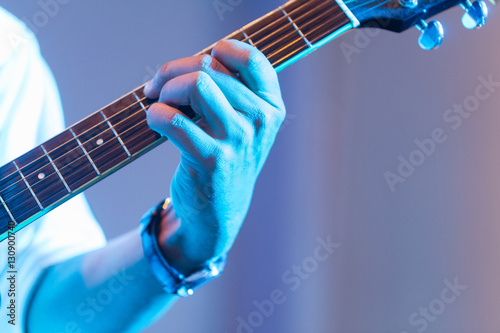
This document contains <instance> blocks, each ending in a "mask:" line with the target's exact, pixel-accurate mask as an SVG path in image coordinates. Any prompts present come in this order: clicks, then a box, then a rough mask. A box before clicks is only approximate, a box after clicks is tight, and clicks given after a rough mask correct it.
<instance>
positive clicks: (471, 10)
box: [460, 0, 488, 29]
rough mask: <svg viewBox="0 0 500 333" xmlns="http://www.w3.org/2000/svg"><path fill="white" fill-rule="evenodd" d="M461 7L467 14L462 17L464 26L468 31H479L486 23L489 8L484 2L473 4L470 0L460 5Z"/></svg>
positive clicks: (479, 1)
mask: <svg viewBox="0 0 500 333" xmlns="http://www.w3.org/2000/svg"><path fill="white" fill-rule="evenodd" d="M460 7H462V8H463V10H465V14H464V16H463V17H462V24H463V25H464V27H466V28H467V29H478V28H481V27H482V26H483V25H484V24H485V23H486V19H487V18H488V7H486V3H485V2H484V1H482V0H477V1H475V2H474V3H471V2H470V1H469V0H465V1H464V2H462V3H461V4H460Z"/></svg>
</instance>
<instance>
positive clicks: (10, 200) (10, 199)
mask: <svg viewBox="0 0 500 333" xmlns="http://www.w3.org/2000/svg"><path fill="white" fill-rule="evenodd" d="M144 100H145V98H144V99H142V100H140V102H142V101H144ZM140 102H136V103H134V104H133V105H132V106H134V105H137V104H139V103H140ZM129 107H131V106H129ZM129 107H127V108H129ZM127 108H126V109H127ZM122 111H123V110H122ZM141 111H142V110H139V111H138V112H141ZM135 114H137V112H136V113H134V114H132V116H130V117H133V116H134V115H135ZM130 117H128V118H130ZM128 118H126V119H124V120H122V121H121V122H123V121H125V120H127V119H128ZM121 122H120V123H121ZM143 122H144V120H143V121H141V122H140V123H139V124H142V123H143ZM102 123H104V122H102ZM102 123H101V124H102ZM118 124H119V123H118ZM96 126H99V125H96ZM96 126H94V127H96ZM115 126H116V125H115ZM134 127H135V126H133V127H132V128H130V129H129V130H132V129H133V128H134ZM110 130H111V128H109V129H107V130H105V131H110ZM105 131H103V132H102V133H104V132H105ZM127 131H128V130H127ZM127 131H125V132H123V133H122V135H123V134H125V133H126V132H127ZM80 136H81V135H80ZM96 137H98V136H94V137H93V138H91V139H89V140H87V141H86V142H85V143H87V142H89V141H91V140H93V139H95V138H96ZM61 146H62V145H61ZM61 146H59V147H61ZM79 148H80V147H79V146H77V147H75V148H73V149H72V150H75V149H79ZM99 148H101V149H102V146H99V147H96V148H94V149H93V150H92V151H90V152H89V153H91V152H93V151H94V150H96V149H99ZM56 149H57V148H56ZM117 149H118V150H120V151H121V150H122V147H121V146H119V147H118V148H117ZM114 150H116V149H111V151H108V152H106V153H105V155H109V154H110V153H112V152H113V151H114ZM70 152H71V151H69V152H68V153H70ZM68 153H65V154H63V155H61V156H60V157H58V158H57V159H60V158H62V157H64V156H65V155H67V154H68ZM42 157H43V156H42ZM80 158H86V156H85V155H83V156H80V157H79V158H78V159H76V160H75V161H73V162H72V163H69V164H67V165H65V166H63V168H61V169H60V171H61V170H63V169H64V168H66V167H69V166H70V165H71V164H73V163H75V162H76V161H78V160H79V159H80ZM57 159H56V160H57ZM49 165H51V164H46V165H44V166H42V167H41V168H39V169H37V170H36V171H35V172H32V173H31V174H30V175H28V176H26V177H29V176H32V175H33V174H35V173H36V172H37V171H40V170H41V169H43V168H45V167H47V166H49ZM52 169H54V168H53V167H52ZM55 173H56V171H55V170H54V172H52V173H49V174H48V175H46V177H44V178H47V177H49V176H50V175H53V174H55ZM21 181H22V180H20V181H18V182H21ZM41 181H43V179H42V180H40V181H38V182H37V183H35V184H33V185H31V186H35V185H37V184H38V183H40V182H41ZM18 182H16V183H18ZM16 183H14V184H11V186H14V185H15V184H16ZM11 186H9V187H11ZM27 190H29V189H25V190H24V191H27ZM24 191H22V192H24ZM22 192H20V193H18V195H16V196H15V197H12V198H9V200H7V201H8V202H12V201H13V199H15V198H16V197H17V196H19V195H21V194H22ZM39 194H41V193H39ZM6 203H7V202H6Z"/></svg>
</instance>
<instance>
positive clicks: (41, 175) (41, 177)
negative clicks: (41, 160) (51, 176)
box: [38, 172, 45, 180]
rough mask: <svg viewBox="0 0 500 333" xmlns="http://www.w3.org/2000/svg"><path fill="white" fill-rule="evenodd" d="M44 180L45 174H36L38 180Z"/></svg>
mask: <svg viewBox="0 0 500 333" xmlns="http://www.w3.org/2000/svg"><path fill="white" fill-rule="evenodd" d="M44 178H45V174H44V173H43V172H40V173H39V174H38V179H40V180H42V179H44Z"/></svg>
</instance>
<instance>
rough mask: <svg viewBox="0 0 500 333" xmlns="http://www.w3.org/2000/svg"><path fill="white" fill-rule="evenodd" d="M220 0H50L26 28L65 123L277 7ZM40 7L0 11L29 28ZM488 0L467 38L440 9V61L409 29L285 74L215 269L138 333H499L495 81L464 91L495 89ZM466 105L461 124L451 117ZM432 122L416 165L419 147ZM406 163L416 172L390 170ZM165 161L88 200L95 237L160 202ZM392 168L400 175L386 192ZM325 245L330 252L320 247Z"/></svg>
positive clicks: (127, 224) (159, 156) (354, 40)
mask: <svg viewBox="0 0 500 333" xmlns="http://www.w3.org/2000/svg"><path fill="white" fill-rule="evenodd" d="M221 1H222V2H223V3H225V4H227V5H228V6H229V7H230V8H231V11H226V12H224V13H222V15H220V14H221V13H220V12H219V13H218V12H217V10H216V9H215V7H214V2H213V1H212V0H206V1H205V0H182V1H180V0H178V1H171V0H170V1H152V0H149V1H116V0H109V1H95V0H88V1H78V0H72V1H60V2H58V3H60V6H59V10H58V12H57V14H55V15H52V16H50V17H49V18H48V20H47V21H46V22H45V24H43V26H38V27H37V29H36V31H34V32H35V34H36V36H37V38H38V40H39V43H40V45H41V50H42V54H43V55H44V57H45V59H46V60H47V62H48V63H49V65H50V67H51V68H52V70H53V72H54V75H55V77H56V79H57V82H58V84H59V87H60V92H61V96H62V101H63V105H64V109H65V113H66V120H67V124H68V125H69V124H72V123H75V122H76V121H78V120H80V119H82V118H83V117H85V116H87V115H89V114H90V113H92V112H94V111H96V110H98V109H99V108H101V107H102V106H104V105H106V104H108V103H109V102H111V101H113V100H115V99H116V98H118V97H120V96H121V95H123V94H125V93H127V92H128V91H130V90H132V89H133V88H135V87H137V86H139V85H140V84H142V83H143V82H145V81H147V80H149V79H150V78H152V75H153V73H154V72H155V71H156V70H157V69H158V68H159V66H160V65H161V64H163V63H164V62H166V61H169V60H174V59H176V58H180V57H185V56H189V55H192V54H194V53H196V52H197V51H199V50H201V49H203V48H204V47H206V46H208V45H210V44H212V43H213V42H215V41H217V40H218V39H220V38H222V37H224V36H226V35H227V34H229V33H231V32H232V31H234V30H236V29H238V28H240V27H241V26H243V25H245V24H246V23H248V22H250V21H252V20H253V19H256V18H258V17H260V16H261V15H263V14H266V13H267V12H269V11H271V10H273V9H274V8H276V7H277V6H278V5H281V4H282V3H281V2H280V1H277V0H266V1H264V0H252V1H251V0H241V1H229V0H228V1H225V0H221ZM63 2H64V4H63ZM41 3H43V1H42V2H40V3H39V2H37V1H22V2H20V1H12V0H11V1H5V0H4V1H1V2H0V5H1V6H3V7H5V8H6V9H7V10H9V11H11V12H13V13H14V14H15V15H16V16H18V17H20V18H22V19H23V20H25V21H26V22H33V20H34V17H36V16H37V15H40V14H39V12H43V11H44V9H43V7H42V6H41ZM488 5H489V6H490V9H491V14H490V19H489V22H488V24H487V25H486V26H485V27H484V28H482V29H481V30H479V31H469V30H466V29H465V28H464V27H463V26H462V25H461V22H460V18H461V15H462V13H463V11H462V10H461V9H460V8H454V9H452V10H449V11H447V12H445V13H443V14H441V15H439V16H438V18H439V19H440V20H441V21H442V23H443V25H444V27H445V32H446V37H445V40H444V43H443V45H442V46H441V48H439V49H438V50H436V51H432V52H428V51H423V50H421V49H420V48H419V47H418V45H417V37H418V34H419V33H418V31H417V30H416V29H411V30H409V31H407V32H405V33H403V34H395V33H390V32H385V31H377V32H375V31H371V33H370V36H368V35H366V34H365V35H364V36H363V34H362V33H361V32H360V31H353V32H350V33H348V34H345V35H343V36H342V37H341V38H338V39H337V40H335V41H333V42H332V43H330V44H329V45H327V46H325V47H324V48H322V49H321V50H319V51H318V52H316V53H314V54H312V55H310V56H308V57H307V58H305V59H303V60H302V61H300V62H298V63H297V64H295V65H293V66H291V67H290V68H288V69H286V70H285V71H283V72H281V73H280V81H281V85H282V91H283V96H284V100H285V103H286V105H287V110H288V116H287V119H286V121H285V124H284V126H283V128H282V130H281V131H280V133H279V136H278V138H277V141H276V144H275V146H274V148H273V150H272V151H271V155H270V157H269V160H268V162H267V164H266V166H265V167H264V169H263V171H262V174H261V176H260V178H259V181H258V183H257V186H256V189H255V194H254V199H253V203H252V206H251V209H250V212H249V214H248V217H247V220H246V222H245V225H244V227H243V229H242V232H241V234H240V237H239V239H238V240H237V242H236V244H235V247H234V249H233V251H232V252H231V254H230V257H229V263H228V266H227V269H226V272H225V273H224V275H223V277H222V278H220V279H218V280H216V281H214V282H212V283H211V284H210V285H208V286H206V287H205V288H203V289H201V290H200V291H199V292H198V293H197V294H196V295H195V296H193V297H190V298H188V299H185V300H181V301H180V302H178V303H177V304H176V306H175V307H174V308H173V309H172V310H171V311H170V312H169V313H168V314H167V316H166V317H165V318H163V319H161V320H160V321H159V322H157V323H156V324H154V325H153V326H152V327H151V328H150V329H149V330H148V331H147V332H149V333H156V332H158V333H159V332H177V333H185V332H186V333H187V332H205V333H206V332H208V333H212V332H222V333H224V332H226V333H232V332H242V333H253V332H259V333H265V332H269V333H270V332H290V333H302V332H315V333H331V332H342V333H344V332H345V333H350V332H352V333H354V332H367V333H368V332H370V333H371V332H373V333H376V332H377V333H378V332H380V333H382V332H384V333H388V332H396V333H402V332H406V333H412V332H424V331H425V332H480V333H482V332H500V316H499V315H497V312H498V309H499V308H500V286H499V282H500V260H499V259H500V245H499V242H498V239H499V238H500V237H499V236H500V224H499V223H498V219H499V216H500V186H499V185H500V177H499V174H500V152H499V151H498V146H499V144H498V143H499V142H500V131H499V130H498V129H499V126H498V124H500V114H499V113H498V109H499V106H500V91H498V90H500V89H499V88H500V87H499V86H498V85H497V86H494V85H493V86H491V85H490V86H489V87H483V88H480V89H481V90H480V91H481V93H483V95H484V94H485V93H488V92H489V96H488V97H487V98H486V97H484V96H483V97H482V99H481V100H480V99H479V98H477V97H475V95H476V94H477V92H476V89H477V87H478V86H480V85H484V83H482V81H481V80H480V79H478V78H479V77H482V78H484V79H485V80H486V81H488V78H489V77H490V79H491V80H493V81H495V82H500V64H499V59H500V57H499V54H500V44H499V43H498V35H497V33H498V31H499V30H500V19H499V17H498V14H497V12H498V10H497V8H494V7H493V6H491V4H490V3H488ZM35 27H36V26H35ZM346 49H348V50H355V52H348V53H346V52H345V50H346ZM488 88H489V89H490V90H488ZM464 103H465V105H466V106H467V107H469V109H471V110H472V111H471V112H470V113H468V112H467V113H464V115H465V116H458V115H459V114H458V113H453V114H452V113H451V112H452V111H448V110H452V109H453V108H454V107H455V108H456V107H459V106H460V105H464ZM443 117H445V118H443ZM452 117H453V118H452ZM457 117H459V118H457ZM435 129H438V131H439V129H440V130H441V136H440V140H439V141H440V142H439V143H435V144H434V145H435V148H434V149H430V148H429V149H430V151H431V152H430V153H429V154H428V155H429V156H427V155H424V154H423V153H418V152H416V151H418V150H419V149H420V150H422V148H419V146H418V145H417V143H415V140H419V142H427V143H428V144H429V146H428V147H431V146H432V145H431V144H430V143H429V141H428V139H431V138H432V137H433V131H434V130H435ZM444 138H446V139H444ZM422 157H423V158H422ZM403 159H404V160H407V161H408V160H410V159H412V160H413V161H414V162H416V164H418V165H417V166H415V167H413V168H410V169H409V170H403V169H404V167H401V168H402V169H401V170H402V171H403V173H404V172H405V171H406V172H407V173H406V175H405V176H404V177H401V176H400V175H398V172H399V171H398V167H399V166H400V164H401V163H404V162H401V161H402V160H403ZM178 161H179V154H178V152H177V151H176V149H175V148H174V147H173V145H171V144H170V143H166V144H164V145H163V146H161V147H160V148H158V149H156V150H154V151H152V152H150V153H149V154H147V155H146V156H144V157H142V158H141V159H140V160H138V161H136V162H135V163H133V164H132V165H130V166H128V167H126V168H125V169H123V170H121V171H119V172H117V173H116V174H114V175H113V176H111V177H110V178H108V179H106V180H104V181H103V182H101V183H99V184H97V185H96V186H94V187H92V188H91V189H90V190H88V191H87V196H88V199H89V201H90V203H91V206H92V207H93V210H94V213H95V215H96V216H97V218H98V220H99V221H100V222H101V224H102V227H103V229H104V230H105V232H106V235H107V237H108V238H113V237H116V236H118V235H120V234H122V233H124V232H126V231H128V230H130V229H132V228H136V226H137V225H138V222H139V219H140V217H141V215H142V214H143V213H144V212H145V211H146V210H147V209H148V208H149V207H150V206H151V205H153V204H154V203H156V202H157V201H158V200H159V199H161V198H163V197H165V196H167V195H168V194H169V193H168V191H169V184H170V179H171V177H172V175H173V173H174V170H175V167H176V165H177V163H178ZM388 172H390V173H392V174H393V175H398V176H399V177H401V178H399V181H398V182H395V183H393V186H392V187H391V186H390V182H388V181H387V180H386V177H389V176H388V175H389V174H388ZM390 177H392V178H391V179H393V180H394V179H396V178H394V177H393V176H390ZM401 180H404V182H402V181H401ZM327 242H330V243H334V244H333V245H334V246H332V247H331V248H330V250H331V251H330V252H331V253H330V252H327V251H326V250H324V251H321V252H318V251H317V250H316V248H318V246H321V244H325V243H327ZM318 253H320V254H321V260H322V261H320V260H318V256H317V254H318ZM315 254H316V257H315ZM273 295H274V296H273ZM276 295H280V297H278V298H279V302H278V303H279V304H275V305H274V306H273V307H270V306H269V301H270V300H273V299H275V300H276Z"/></svg>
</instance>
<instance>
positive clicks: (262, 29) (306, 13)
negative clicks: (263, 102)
mask: <svg viewBox="0 0 500 333" xmlns="http://www.w3.org/2000/svg"><path fill="white" fill-rule="evenodd" d="M310 4H311V3H304V4H302V5H301V6H299V7H297V8H295V9H294V10H293V11H291V12H290V13H292V12H295V11H297V10H299V9H301V8H303V7H304V6H305V5H310ZM323 4H327V3H325V2H324V3H323ZM314 10H317V8H314V9H313V10H310V11H308V12H305V13H303V14H301V16H299V17H298V18H297V20H298V19H299V18H300V19H301V18H304V16H305V15H308V14H310V13H312V12H313V11H314ZM275 11H276V10H275ZM341 14H342V13H341ZM322 15H323V14H322ZM337 16H338V15H337ZM281 19H284V20H285V22H287V24H288V23H290V22H289V21H288V20H287V17H286V16H283V17H281V18H280V20H281ZM261 20H262V19H261ZM277 21H279V20H277ZM257 23H258V22H257ZM275 23H276V21H274V22H273V23H272V24H270V25H267V26H264V27H263V28H260V29H259V30H257V31H256V32H254V33H253V34H252V35H250V36H249V37H251V36H255V35H256V34H258V33H259V32H262V31H264V30H266V29H270V28H271V26H272V25H273V24H275ZM287 26H288V25H285V26H283V27H282V28H285V27H287ZM318 28H321V27H318ZM292 33H296V31H292ZM310 33H311V32H308V34H310ZM245 40H247V41H248V38H245V39H243V40H242V41H245ZM298 40H300V39H298ZM263 41H264V40H260V41H258V42H256V43H255V45H256V46H258V45H259V44H261V43H262V42H263ZM144 100H145V99H142V100H141V102H142V101H144ZM138 104H140V102H137V101H136V102H134V103H133V104H131V105H129V106H127V107H126V108H124V109H123V110H120V111H118V112H117V113H116V114H114V115H113V116H111V117H110V118H108V119H107V120H104V121H102V122H100V123H98V124H96V125H94V126H93V127H91V128H89V129H88V130H86V131H85V132H82V133H80V134H79V135H78V136H76V138H80V137H82V136H84V135H85V134H87V133H88V132H90V131H91V130H92V129H94V128H96V127H98V126H100V125H102V124H105V123H107V121H110V120H112V119H113V118H114V117H116V116H117V115H120V113H122V112H124V111H125V110H126V109H128V108H130V107H133V106H136V105H138ZM139 112H140V111H139ZM120 123H121V122H120ZM73 127H74V125H73ZM108 130H111V129H107V130H106V131H108ZM74 139H75V138H72V139H71V140H68V141H66V142H64V143H62V144H60V145H59V146H57V147H55V148H54V149H52V150H51V151H49V152H47V153H46V154H44V155H42V156H40V157H39V158H37V159H35V160H34V161H32V162H30V163H29V164H27V165H25V166H23V167H22V168H21V171H23V170H24V169H26V168H28V167H30V166H31V165H32V164H33V163H36V162H37V161H38V160H40V159H42V158H44V157H46V156H48V155H49V154H50V153H53V152H54V151H55V150H57V149H59V148H61V147H62V146H64V145H66V144H67V143H70V142H72V141H73V140H74ZM88 141H90V140H88ZM88 141H87V142H88ZM87 142H85V143H87ZM77 148H78V147H77ZM74 149H76V148H74ZM69 152H71V151H69ZM69 152H68V153H69ZM61 157H62V156H61ZM42 168H43V167H42ZM42 168H39V169H37V170H36V171H39V170H40V169H42ZM36 171H35V172H33V173H36ZM16 173H17V172H13V173H11V174H9V175H7V176H4V177H3V178H2V179H0V182H1V181H4V180H5V179H6V178H8V177H10V176H12V175H14V174H16ZM33 173H32V174H33ZM32 174H30V175H32ZM4 190H5V189H4Z"/></svg>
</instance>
